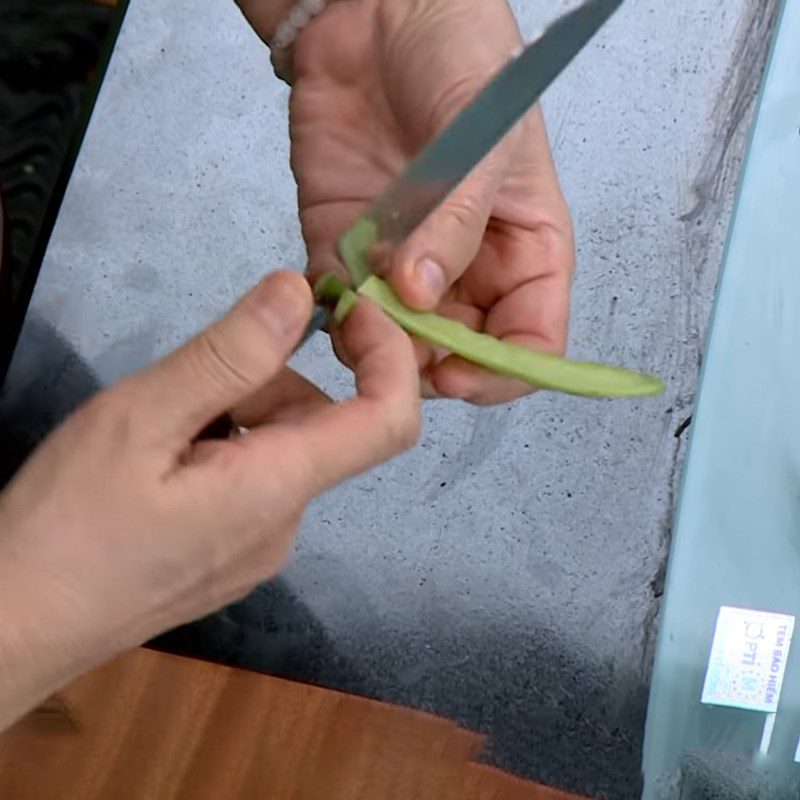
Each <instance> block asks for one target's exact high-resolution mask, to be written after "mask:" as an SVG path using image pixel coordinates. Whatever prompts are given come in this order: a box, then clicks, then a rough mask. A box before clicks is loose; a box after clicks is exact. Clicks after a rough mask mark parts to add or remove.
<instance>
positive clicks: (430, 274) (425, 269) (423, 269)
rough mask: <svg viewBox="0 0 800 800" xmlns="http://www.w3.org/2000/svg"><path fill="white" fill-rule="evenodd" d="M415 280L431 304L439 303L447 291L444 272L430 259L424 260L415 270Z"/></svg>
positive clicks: (418, 263) (419, 262)
mask: <svg viewBox="0 0 800 800" xmlns="http://www.w3.org/2000/svg"><path fill="white" fill-rule="evenodd" d="M414 279H415V281H416V282H417V285H418V287H419V289H420V291H421V292H422V294H423V295H424V296H425V298H426V299H427V300H428V302H430V303H438V302H439V299H440V298H441V296H442V294H443V293H444V289H445V284H446V281H445V277H444V270H443V269H442V268H441V266H439V264H437V263H436V262H435V261H433V260H432V259H430V258H423V259H422V260H421V261H418V262H417V265H416V267H415V268H414Z"/></svg>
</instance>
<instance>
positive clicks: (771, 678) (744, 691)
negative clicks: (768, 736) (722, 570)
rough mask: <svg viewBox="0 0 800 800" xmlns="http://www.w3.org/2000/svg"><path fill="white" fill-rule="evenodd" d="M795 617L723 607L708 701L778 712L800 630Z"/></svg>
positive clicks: (710, 665) (707, 682)
mask: <svg viewBox="0 0 800 800" xmlns="http://www.w3.org/2000/svg"><path fill="white" fill-rule="evenodd" d="M794 621H795V618H794V617H793V616H789V615H788V614H772V613H770V612H767V611H753V610H750V609H747V608H732V607H730V606H722V607H721V608H720V610H719V616H718V617H717V625H716V628H715V629H714V642H713V644H712V645H711V655H710V656H709V659H708V670H707V671H706V680H705V684H704V685H703V697H702V701H703V702H704V703H707V704H709V705H715V706H730V707H731V708H741V709H745V710H748V711H764V712H766V713H775V712H776V711H777V710H778V699H779V698H780V694H781V686H782V684H783V674H784V672H785V671H786V661H787V659H788V657H789V646H790V645H791V643H792V633H793V632H794Z"/></svg>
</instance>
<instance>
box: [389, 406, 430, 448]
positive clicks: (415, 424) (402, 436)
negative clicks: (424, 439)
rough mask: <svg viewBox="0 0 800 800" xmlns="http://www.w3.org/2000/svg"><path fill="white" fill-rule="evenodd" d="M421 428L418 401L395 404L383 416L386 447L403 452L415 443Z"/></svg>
mask: <svg viewBox="0 0 800 800" xmlns="http://www.w3.org/2000/svg"><path fill="white" fill-rule="evenodd" d="M421 428H422V422H421V417H420V410H419V403H413V404H404V405H402V406H399V405H397V406H395V407H393V408H391V409H390V410H389V412H388V413H387V414H386V416H385V417H384V423H383V431H384V438H385V441H386V444H387V447H389V449H390V450H391V451H392V452H393V453H404V452H405V451H406V450H410V449H411V448H412V447H414V445H415V444H416V443H417V441H418V439H419V436H420V432H421Z"/></svg>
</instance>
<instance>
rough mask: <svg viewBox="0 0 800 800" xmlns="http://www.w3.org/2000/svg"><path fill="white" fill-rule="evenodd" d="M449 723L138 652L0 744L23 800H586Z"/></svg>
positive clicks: (1, 785) (3, 774)
mask: <svg viewBox="0 0 800 800" xmlns="http://www.w3.org/2000/svg"><path fill="white" fill-rule="evenodd" d="M482 746H483V737H481V736H479V735H477V734H475V733H471V732H469V731H466V730H464V729H462V728H460V727H458V726H457V725H456V724H454V723H452V722H449V721H447V720H444V719H440V718H438V717H434V716H431V715H427V714H423V713H420V712H417V711H411V710H408V709H404V708H398V707H394V706H391V705H388V704H385V703H380V702H377V701H374V700H367V699H363V698H358V697H353V696H349V695H345V694H341V693H338V692H333V691H329V690H327V689H321V688H318V687H314V686H307V685H303V684H298V683H293V682H290V681H285V680H279V679H276V678H271V677H268V676H266V675H262V674H258V673H253V672H245V671H242V670H235V669H231V668H229V667H221V666H217V665H213V664H209V663H206V662H201V661H195V660H191V659H185V658H179V657H176V656H171V655H164V654H161V653H156V652H153V651H150V650H145V649H140V650H136V651H134V652H131V653H128V654H126V655H124V656H122V657H121V658H118V659H117V660H116V661H113V662H112V663H110V664H108V665H106V666H104V667H102V668H100V669H98V670H95V671H94V672H92V673H89V674H88V675H86V676H84V677H83V678H80V679H79V680H77V681H76V682H75V683H73V684H72V685H71V686H69V687H68V688H67V689H66V690H64V691H63V692H62V693H60V694H59V695H58V696H57V697H55V698H53V699H52V700H51V701H49V702H48V703H47V704H45V705H43V706H42V707H41V708H40V709H39V710H38V711H37V713H35V714H32V715H30V716H28V717H27V718H25V719H24V720H22V721H21V722H20V723H18V724H17V725H16V726H15V727H14V728H12V729H11V730H9V731H7V732H6V733H5V734H3V735H2V736H0V798H13V799H14V800H50V799H51V798H55V797H59V798H80V800H101V799H103V800H105V798H108V800H112V799H113V800H120V798H122V799H123V800H150V798H158V800H167V799H168V798H190V799H191V800H203V798H208V799H209V800H219V799H220V798H225V799H226V800H238V798H269V799H270V800H362V798H363V800H395V798H396V800H409V798H413V799H414V800H427V798H430V800H434V799H435V800H449V799H450V798H452V800H501V798H502V800H506V799H508V800H577V798H575V797H574V796H573V795H568V794H566V793H563V792H559V791H556V790H553V789H549V788H545V787H541V786H537V785H534V784H531V783H527V782H525V781H521V780H518V779H517V778H514V777H512V776H510V775H506V774H504V773H501V772H500V771H498V770H495V769H493V768H491V767H488V766H486V765H483V764H480V763H477V762H476V761H475V759H476V758H477V757H478V756H479V753H480V751H481V749H482Z"/></svg>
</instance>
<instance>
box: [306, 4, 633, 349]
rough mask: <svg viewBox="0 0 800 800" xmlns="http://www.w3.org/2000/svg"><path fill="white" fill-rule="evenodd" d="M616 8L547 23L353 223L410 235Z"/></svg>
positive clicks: (381, 234)
mask: <svg viewBox="0 0 800 800" xmlns="http://www.w3.org/2000/svg"><path fill="white" fill-rule="evenodd" d="M622 3H623V0H587V1H586V2H584V3H583V4H582V5H580V6H578V7H577V8H575V9H574V10H572V11H569V12H568V13H566V14H564V15H563V16H561V17H559V18H558V19H557V20H556V21H555V22H553V23H552V24H551V25H550V26H549V27H548V28H547V29H546V30H545V32H544V33H543V34H542V35H541V36H540V37H539V38H538V39H537V40H536V41H534V42H533V43H531V44H529V45H528V46H527V47H525V48H524V49H523V50H522V51H521V53H520V54H519V55H518V56H516V57H514V58H512V59H511V61H509V63H508V64H506V66H505V67H503V69H502V70H501V71H500V72H499V73H498V74H497V75H496V76H495V78H494V79H493V80H492V81H490V83H489V84H488V85H487V86H486V87H485V88H484V89H483V90H482V91H481V92H480V93H479V94H478V95H477V97H476V98H475V99H474V100H473V101H472V103H470V104H469V105H468V106H467V107H466V108H465V109H463V111H461V113H460V114H458V115H457V116H456V118H455V119H454V120H453V122H452V123H451V124H450V125H449V127H447V128H446V129H445V130H444V131H443V132H442V133H441V134H440V135H439V137H438V138H437V139H435V140H434V141H433V142H431V143H430V144H429V145H427V147H425V148H424V149H423V150H422V152H421V153H420V154H419V155H418V156H417V157H416V158H415V159H413V160H412V161H411V162H410V163H409V165H408V167H407V168H406V169H405V171H404V172H403V173H402V174H401V175H400V176H399V177H398V178H397V179H396V180H395V181H394V182H393V183H392V184H391V185H390V186H389V188H388V189H387V190H386V191H385V192H384V194H382V195H381V196H380V197H379V198H378V199H377V200H376V201H375V202H374V203H373V204H372V205H371V206H370V207H369V208H368V209H367V211H366V212H364V214H363V215H362V216H361V218H360V220H359V223H361V222H363V220H364V219H367V220H370V221H371V222H372V223H373V224H374V225H376V226H377V229H378V239H379V240H380V241H381V242H384V243H388V244H390V245H397V244H399V243H400V242H402V241H403V240H404V239H406V238H407V237H408V236H410V235H411V234H412V233H413V232H414V231H415V230H416V229H417V228H418V227H419V226H420V225H421V224H422V223H423V222H424V221H425V220H426V219H427V218H428V217H429V216H430V215H431V213H432V212H433V211H435V210H436V208H438V206H439V205H441V203H442V202H444V200H446V199H447V197H448V196H449V195H450V194H451V193H452V192H453V190H454V189H455V188H456V187H457V186H458V185H459V184H460V183H461V182H462V181H463V180H464V178H466V177H467V175H469V173H470V172H471V171H472V170H473V169H474V168H475V167H476V166H477V165H478V164H479V163H480V162H481V161H482V160H483V159H484V158H485V157H486V156H487V155H488V154H489V153H490V152H491V150H492V148H493V147H494V146H495V145H497V144H498V143H499V142H500V141H501V139H503V137H504V136H505V135H506V134H507V133H508V132H509V131H510V130H511V129H512V128H513V127H514V125H515V124H516V123H517V122H519V120H520V119H521V118H522V117H523V116H524V115H525V114H526V113H527V112H528V111H529V110H530V109H531V108H532V106H533V105H535V103H536V102H537V101H538V100H539V98H540V97H541V96H542V94H543V93H544V92H545V90H546V89H547V88H548V87H549V86H550V84H552V83H553V81H554V80H555V79H556V78H557V77H558V76H559V75H560V74H561V73H562V72H563V71H564V69H565V68H566V67H567V65H568V64H569V63H570V62H571V61H572V60H573V59H574V58H575V56H577V55H578V53H580V51H581V50H582V49H583V48H584V47H585V46H586V44H587V43H588V42H589V40H590V39H592V37H593V36H594V35H595V34H596V33H597V32H598V31H599V30H600V28H602V27H603V25H605V23H606V22H607V21H608V20H609V18H610V17H611V16H612V15H613V14H614V12H615V11H616V10H617V9H618V8H619V7H620V6H621V5H622ZM359 223H356V224H359ZM329 317H330V315H329V313H328V312H327V310H325V309H322V308H321V307H317V310H316V312H315V314H314V317H313V318H312V320H311V323H310V324H309V326H308V328H307V330H306V333H305V335H304V336H303V338H302V340H301V342H300V344H299V345H298V347H302V346H303V345H304V344H305V343H306V342H307V341H308V340H309V339H310V338H311V336H312V335H313V334H314V333H315V332H316V331H318V330H321V329H322V328H324V327H325V326H326V325H327V323H328V322H329V321H330V320H329Z"/></svg>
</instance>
